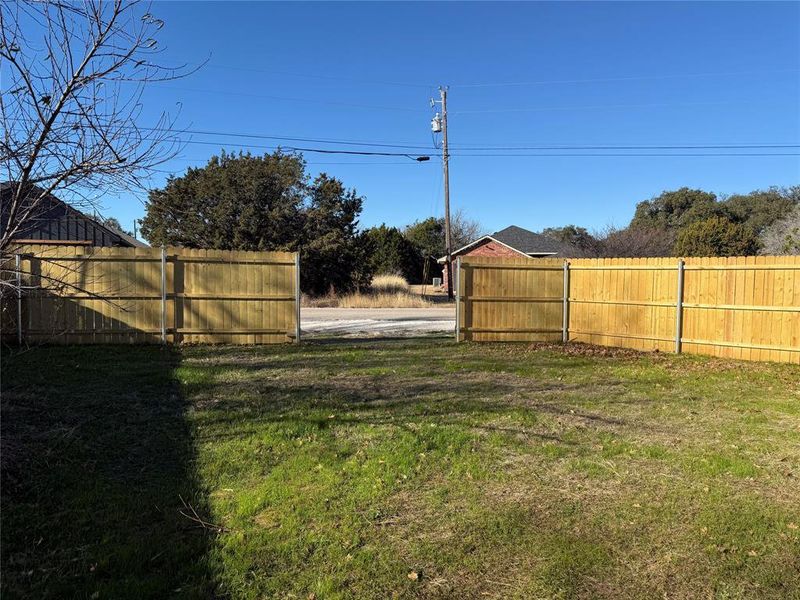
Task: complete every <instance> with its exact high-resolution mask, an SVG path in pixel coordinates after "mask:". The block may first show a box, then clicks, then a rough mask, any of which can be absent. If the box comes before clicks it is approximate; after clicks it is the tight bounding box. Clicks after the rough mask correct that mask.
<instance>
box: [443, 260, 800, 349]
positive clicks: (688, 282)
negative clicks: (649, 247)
mask: <svg viewBox="0 0 800 600" xmlns="http://www.w3.org/2000/svg"><path fill="white" fill-rule="evenodd" d="M457 281H458V299H459V300H458V304H459V306H458V311H457V315H458V317H457V339H459V340H475V341H556V340H558V339H561V340H562V341H569V340H573V341H582V342H588V343H593V344H601V345H606V346H621V347H628V348H634V349H637V350H660V351H664V352H667V351H675V352H690V353H696V354H711V355H714V356H721V357H729V358H739V359H745V360H757V361H767V360H770V361H780V362H791V363H797V364H800V257H796V256H758V257H752V256H751V257H732V258H684V259H680V258H647V259H573V260H570V261H563V260H560V259H526V258H513V259H508V258H506V259H497V258H488V257H464V258H462V259H461V260H459V262H458V277H457Z"/></svg>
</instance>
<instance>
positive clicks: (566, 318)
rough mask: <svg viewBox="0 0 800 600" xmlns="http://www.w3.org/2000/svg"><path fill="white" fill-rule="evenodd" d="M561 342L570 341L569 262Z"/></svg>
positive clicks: (562, 309) (565, 274) (567, 265)
mask: <svg viewBox="0 0 800 600" xmlns="http://www.w3.org/2000/svg"><path fill="white" fill-rule="evenodd" d="M561 313H562V314H561V341H562V342H563V343H565V344H566V343H567V342H568V341H569V261H568V260H565V261H564V299H563V305H562V308H561Z"/></svg>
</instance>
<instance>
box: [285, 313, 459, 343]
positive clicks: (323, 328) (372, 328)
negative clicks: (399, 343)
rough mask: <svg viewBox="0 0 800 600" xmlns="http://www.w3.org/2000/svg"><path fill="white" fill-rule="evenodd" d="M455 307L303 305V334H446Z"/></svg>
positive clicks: (452, 323)
mask: <svg viewBox="0 0 800 600" xmlns="http://www.w3.org/2000/svg"><path fill="white" fill-rule="evenodd" d="M455 315H456V312H455V308H454V307H452V306H449V307H446V308H438V307H437V308H303V309H301V314H300V322H301V326H302V331H303V334H304V335H307V336H312V337H313V336H314V335H330V334H336V335H342V336H361V335H368V336H376V337H377V336H382V335H392V336H404V335H417V334H426V333H440V332H441V333H447V332H451V331H453V330H454V328H455Z"/></svg>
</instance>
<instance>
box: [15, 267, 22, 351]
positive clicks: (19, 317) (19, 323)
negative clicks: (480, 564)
mask: <svg viewBox="0 0 800 600" xmlns="http://www.w3.org/2000/svg"><path fill="white" fill-rule="evenodd" d="M14 266H15V268H16V269H17V343H18V344H19V345H20V346H21V345H22V257H21V256H20V255H19V254H17V255H15V256H14Z"/></svg>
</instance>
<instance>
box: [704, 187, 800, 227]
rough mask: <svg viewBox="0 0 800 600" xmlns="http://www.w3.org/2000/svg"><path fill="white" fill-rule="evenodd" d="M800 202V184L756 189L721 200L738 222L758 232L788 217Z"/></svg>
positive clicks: (726, 212)
mask: <svg viewBox="0 0 800 600" xmlns="http://www.w3.org/2000/svg"><path fill="white" fill-rule="evenodd" d="M798 202H800V186H796V187H795V188H788V189H781V188H776V187H773V188H770V189H768V190H756V191H754V192H750V193H749V194H738V195H734V196H730V197H729V198H727V199H726V200H724V201H723V202H720V205H721V208H722V210H723V211H724V212H725V214H726V215H727V216H728V217H729V218H730V219H731V220H732V221H735V222H736V223H741V224H743V225H746V226H747V227H749V228H750V229H752V230H753V231H755V232H756V233H758V234H761V233H763V232H764V231H765V230H766V229H767V228H768V227H769V226H770V225H772V224H773V223H775V222H776V221H779V220H780V219H782V218H784V217H786V216H787V215H788V214H789V213H790V212H791V211H792V209H793V208H794V207H795V206H797V204H798Z"/></svg>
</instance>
